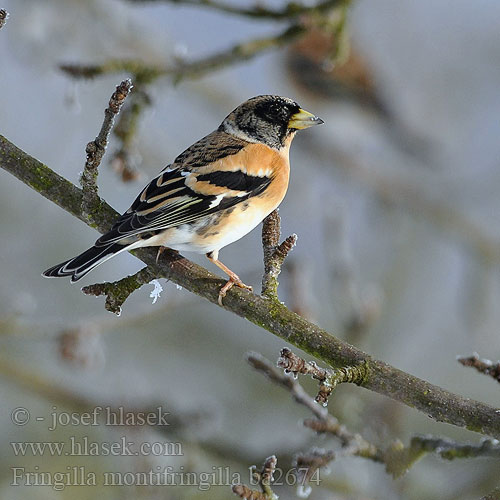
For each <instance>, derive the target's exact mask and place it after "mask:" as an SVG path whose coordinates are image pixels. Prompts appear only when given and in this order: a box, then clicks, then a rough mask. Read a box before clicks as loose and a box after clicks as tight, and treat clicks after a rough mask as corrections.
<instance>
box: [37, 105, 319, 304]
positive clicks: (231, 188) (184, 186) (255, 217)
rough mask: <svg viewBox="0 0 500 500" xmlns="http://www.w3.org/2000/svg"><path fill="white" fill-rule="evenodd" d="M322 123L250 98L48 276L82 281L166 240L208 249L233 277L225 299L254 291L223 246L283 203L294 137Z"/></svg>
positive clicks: (295, 110) (201, 250)
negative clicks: (226, 259)
mask: <svg viewBox="0 0 500 500" xmlns="http://www.w3.org/2000/svg"><path fill="white" fill-rule="evenodd" d="M321 123H323V120H321V118H318V117H316V116H314V115H312V114H311V113H309V112H307V111H304V110H303V109H301V108H300V106H299V105H298V104H297V103H296V102H294V101H292V100H291V99H288V98H286V97H279V96H273V95H263V96H258V97H254V98H252V99H249V100H248V101H246V102H244V103H243V104H241V105H240V106H238V107H237V108H236V109H235V110H234V111H233V112H232V113H230V114H229V115H228V116H227V117H226V118H225V119H224V121H223V122H222V123H221V125H220V127H219V128H218V129H217V130H215V131H214V132H212V133H211V134H209V135H207V136H206V137H204V138H203V139H200V140H199V141H198V142H195V143H194V144H193V145H192V146H190V147H189V148H188V149H186V150H185V151H184V152H183V153H181V154H180V155H179V156H178V157H177V158H176V159H175V160H174V162H173V163H172V164H170V165H167V166H166V167H165V168H164V169H163V170H162V171H161V173H160V174H159V175H158V176H157V177H155V178H154V179H153V180H152V181H151V182H150V183H149V184H148V185H147V186H146V187H145V188H144V189H143V190H142V192H141V193H140V194H139V196H138V197H137V198H136V200H135V201H134V203H132V206H131V207H130V208H129V209H128V210H127V211H126V212H125V213H124V214H123V215H122V216H121V217H119V218H118V220H117V221H116V222H115V224H114V225H113V227H112V228H111V230H110V231H109V232H107V233H106V234H104V235H102V236H101V237H100V238H99V239H98V240H97V241H96V242H95V244H94V246H93V247H92V248H89V249H88V250H87V251H85V252H83V253H82V254H81V255H78V256H77V257H74V258H73V259H70V260H67V261H66V262H63V263H61V264H58V265H57V266H54V267H51V268H50V269H47V270H46V271H45V272H44V273H43V276H46V277H48V278H57V277H61V276H71V281H72V282H74V281H77V280H79V279H80V278H82V277H83V276H85V275H86V274H87V273H88V272H90V271H91V270H92V269H94V268H95V267H97V266H98V265H99V264H102V263H103V262H105V261H107V260H108V259H110V258H111V257H113V256H115V255H117V254H119V253H121V252H124V251H125V250H132V249H134V248H139V247H149V246H159V247H169V248H171V249H174V250H179V251H191V252H197V253H205V254H206V256H207V257H208V259H209V260H210V261H211V262H213V263H214V264H215V265H216V266H218V267H219V268H220V269H222V270H223V271H224V272H225V273H226V274H227V275H228V276H229V281H228V282H227V283H226V284H225V285H224V286H223V287H222V288H221V290H220V295H219V302H220V303H221V301H222V297H224V296H225V294H226V292H227V291H228V290H229V289H230V288H231V287H232V286H233V285H237V286H239V287H241V288H247V289H251V288H250V287H249V286H247V285H245V284H244V283H243V282H242V281H241V279H240V278H239V277H238V275H237V274H235V273H234V272H233V271H231V270H230V269H229V268H228V267H226V266H225V265H224V264H223V263H222V262H220V261H219V250H220V249H221V248H223V247H225V246H226V245H229V244H230V243H232V242H233V241H236V240H238V239H240V238H241V237H243V236H244V235H245V234H247V233H248V232H250V231H251V230H252V229H253V228H254V227H256V226H257V225H258V224H259V223H260V222H261V221H262V220H263V219H264V218H265V217H267V216H268V215H269V214H270V213H271V212H272V211H273V210H274V209H275V208H276V207H277V206H278V205H279V204H280V203H281V201H282V200H283V198H284V196H285V193H286V190H287V188H288V178H289V171H290V163H289V150H290V144H291V142H292V139H293V138H294V136H295V133H296V132H297V130H300V129H305V128H308V127H311V126H312V125H317V124H321Z"/></svg>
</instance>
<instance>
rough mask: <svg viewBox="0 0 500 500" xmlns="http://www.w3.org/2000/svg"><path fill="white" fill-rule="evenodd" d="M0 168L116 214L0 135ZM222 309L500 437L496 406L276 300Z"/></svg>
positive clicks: (176, 268) (77, 206)
mask: <svg viewBox="0 0 500 500" xmlns="http://www.w3.org/2000/svg"><path fill="white" fill-rule="evenodd" d="M0 167H2V168H4V169H5V170H7V171H9V172H11V173H12V174H13V175H15V176H16V177H17V178H19V179H20V180H21V181H22V182H24V183H25V184H27V185H29V186H30V187H32V188H33V189H35V190H36V191H37V192H39V193H40V194H42V195H43V196H45V197H46V198H48V199H50V200H51V201H53V202H54V203H57V204H58V205H59V206H61V207H62V208H64V210H66V211H67V212H69V213H71V214H73V215H75V216H76V217H78V218H79V219H80V220H82V221H84V222H85V223H86V224H89V225H91V226H92V227H95V228H96V229H98V230H99V231H100V232H105V231H107V230H109V228H110V226H111V224H112V222H114V220H115V219H116V218H117V217H118V215H119V214H118V213H117V212H116V211H115V210H113V209H112V208H111V207H110V206H109V205H108V204H107V203H105V202H104V201H102V200H99V201H98V202H96V205H94V206H93V207H92V209H93V221H92V222H89V221H88V220H87V219H86V218H85V217H84V216H83V214H82V211H81V201H82V191H81V189H79V188H77V187H76V186H74V185H73V184H71V183H70V182H68V181H67V180H66V179H64V178H62V177H61V176H59V175H57V174H56V173H55V172H53V171H52V170H51V169H50V168H49V167H47V166H46V165H43V164H42V163H40V162H39V161H38V160H36V159H35V158H32V157H31V156H29V155H28V154H26V153H24V152H23V151H22V150H20V149H19V148H17V147H16V146H14V145H13V144H12V143H10V142H9V141H8V140H7V139H5V138H4V137H2V136H0ZM156 253H157V252H156V250H155V249H154V248H147V249H140V250H136V251H134V252H133V254H134V255H136V256H137V257H138V258H140V259H141V260H142V261H143V262H145V263H146V264H147V265H149V266H150V267H151V270H152V272H153V274H154V275H155V276H156V277H157V278H161V277H163V278H168V279H170V280H171V281H173V282H174V283H177V284H179V285H180V286H182V287H183V288H185V289H187V290H189V291H191V292H193V293H196V294H197V295H200V296H201V297H204V298H205V299H207V300H209V301H210V302H212V303H214V304H217V300H218V297H219V290H220V287H221V286H222V285H223V284H224V283H225V280H222V279H220V278H218V277H217V276H215V275H214V274H212V273H210V272H208V271H207V270H206V269H204V268H202V267H200V266H198V265H196V264H194V263H193V262H190V261H189V260H187V259H185V258H184V257H182V256H180V255H177V254H175V253H173V252H165V253H164V254H163V255H165V256H166V257H167V262H166V263H161V265H157V264H156V262H155V261H156ZM224 308H225V309H227V310H228V311H232V312H234V313H235V314H237V315H239V316H241V317H243V318H246V319H248V320H249V321H251V322H253V323H255V324H256V325H258V326H260V327H262V328H264V329H266V330H268V331H270V332H271V333H273V334H274V335H276V336H278V337H280V338H282V339H283V340H285V341H286V342H289V343H290V344H293V345H295V346H296V347H298V348H299V349H302V350H303V351H305V352H307V353H309V354H311V355H312V356H315V357H316V358H318V359H320V360H323V361H324V362H326V363H328V364H329V365H330V366H332V367H343V366H353V365H359V364H364V365H365V368H366V376H365V377H364V379H363V382H362V383H361V384H360V385H361V386H362V387H365V388H367V389H370V390H372V391H375V392H378V393H379V394H384V395H386V396H388V397H390V398H392V399H394V400H396V401H400V402H402V403H404V404H406V405H408V406H410V407H412V408H415V409H417V410H420V411H422V412H423V413H425V414H426V415H428V416H430V417H431V418H433V419H435V420H437V421H439V422H446V423H449V424H453V425H456V426H459V427H465V428H467V429H469V430H472V431H475V432H480V433H482V434H487V435H490V436H493V437H495V438H500V412H498V410H497V409H496V408H493V407H491V406H489V405H486V404H484V403H480V402H477V401H474V400H471V399H468V398H463V397H461V396H458V395H455V394H452V393H450V392H448V391H446V390H444V389H441V388H440V387H437V386H435V385H432V384H430V383H428V382H426V381H424V380H421V379H419V378H417V377H414V376H412V375H410V374H408V373H405V372H402V371H401V370H398V369H397V368H394V367H393V366H391V365H389V364H387V363H384V362H383V361H379V360H375V359H373V358H372V357H371V356H369V355H368V354H366V353H364V352H363V351H361V350H359V349H357V348H355V347H353V346H351V345H349V344H347V343H345V342H343V341H341V340H339V339H337V338H336V337H334V336H333V335H331V334H330V333H328V332H326V331H325V330H323V329H321V328H319V327H318V326H316V325H314V324H313V323H310V322H309V321H307V320H305V319H304V318H302V317H300V316H298V315H297V314H295V313H293V312H292V311H290V310H289V309H288V308H287V307H285V306H284V305H282V304H280V303H278V302H277V301H269V300H266V299H263V298H262V297H259V296H257V295H254V294H252V293H250V292H249V291H247V290H242V289H240V288H237V287H234V288H233V289H232V290H230V292H229V293H228V294H227V296H226V298H225V299H224Z"/></svg>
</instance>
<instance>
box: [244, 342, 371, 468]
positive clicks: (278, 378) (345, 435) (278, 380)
mask: <svg viewBox="0 0 500 500" xmlns="http://www.w3.org/2000/svg"><path fill="white" fill-rule="evenodd" d="M246 359H247V361H248V363H250V365H251V366H252V367H253V368H254V369H256V370H257V371H259V372H261V373H263V374H264V375H266V377H268V378H269V379H270V380H271V381H272V382H274V383H275V384H278V385H280V386H281V387H284V388H285V389H286V390H288V391H289V392H290V394H291V395H292V397H293V399H294V400H295V401H296V402H297V403H299V404H301V405H303V406H305V407H306V408H308V409H309V410H310V411H311V413H312V414H313V415H314V416H315V417H316V420H310V419H309V420H305V421H304V425H305V426H306V427H310V428H312V429H313V430H315V431H316V432H328V433H329V434H331V435H334V436H336V437H337V438H338V439H339V440H340V442H341V444H342V446H343V447H346V446H349V445H352V444H353V443H356V446H357V448H356V450H353V453H352V454H353V455H362V456H365V457H369V458H372V459H373V460H376V461H380V454H379V451H378V450H377V448H376V447H375V446H374V445H373V444H371V443H369V442H368V441H366V440H365V439H364V438H362V437H361V436H360V435H359V434H356V433H352V432H350V431H349V430H347V429H346V427H345V426H343V425H341V424H340V423H339V422H338V420H337V419H336V418H335V417H333V416H332V415H330V414H329V413H328V411H327V410H326V408H325V407H323V406H320V405H319V404H318V403H317V402H316V401H315V400H314V399H312V398H311V397H310V396H309V394H307V392H306V391H305V390H304V388H303V387H302V386H301V385H300V383H299V382H298V381H297V380H296V379H295V378H294V377H293V376H290V375H286V374H284V373H282V372H281V371H279V370H277V369H276V368H275V367H274V366H273V364H272V363H271V362H270V361H269V360H267V359H266V358H264V357H263V356H262V355H261V354H258V353H255V352H250V353H248V354H247V355H246ZM312 422H321V423H322V424H323V425H324V427H320V425H319V424H318V426H316V427H315V424H313V423H312Z"/></svg>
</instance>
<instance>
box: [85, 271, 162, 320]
mask: <svg viewBox="0 0 500 500" xmlns="http://www.w3.org/2000/svg"><path fill="white" fill-rule="evenodd" d="M155 278H156V275H155V272H154V270H153V269H152V268H151V267H143V268H142V269H141V270H140V271H138V272H137V273H135V274H133V275H132V276H127V277H126V278H122V279H121V280H119V281H113V282H111V283H108V282H106V283H96V284H94V285H88V286H84V287H83V288H82V292H83V293H85V294H87V295H95V296H96V297H99V296H100V295H106V303H105V304H104V307H105V308H106V310H107V311H109V312H112V313H114V314H116V315H118V316H119V315H120V314H121V311H122V307H121V306H122V305H123V303H124V302H125V301H126V300H127V299H128V297H129V295H131V294H132V293H133V292H134V291H135V290H137V289H138V288H140V287H141V286H142V285H145V284H146V283H150V282H151V281H153V280H154V281H156V280H155ZM160 288H161V286H160ZM155 290H156V291H157V293H156V295H157V296H159V292H161V290H159V291H158V289H157V287H156V285H155ZM155 290H153V292H154V291H155ZM151 297H153V293H152V294H151ZM153 298H154V297H153ZM155 302H156V300H153V304H154V303H155Z"/></svg>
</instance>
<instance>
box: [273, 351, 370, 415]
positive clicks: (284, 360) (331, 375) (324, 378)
mask: <svg viewBox="0 0 500 500" xmlns="http://www.w3.org/2000/svg"><path fill="white" fill-rule="evenodd" d="M278 366H279V367H280V368H283V369H284V370H285V372H287V373H288V372H291V373H293V374H294V376H297V374H298V373H301V374H303V375H311V376H312V378H314V379H316V380H319V390H318V395H317V396H316V402H317V403H321V404H322V405H323V406H326V405H327V404H328V398H329V396H330V394H331V393H332V391H333V390H334V389H335V387H336V386H337V385H338V384H342V383H345V382H349V383H353V384H358V385H359V384H361V383H362V382H363V379H364V378H365V376H366V366H365V365H359V366H344V367H342V368H337V369H331V370H327V369H325V368H320V367H319V366H318V365H317V364H316V363H315V362H314V361H306V360H305V359H303V358H301V357H300V356H297V355H296V354H294V353H293V352H292V351H291V350H290V349H288V348H287V347H284V348H283V349H282V350H281V353H280V358H279V359H278Z"/></svg>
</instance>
